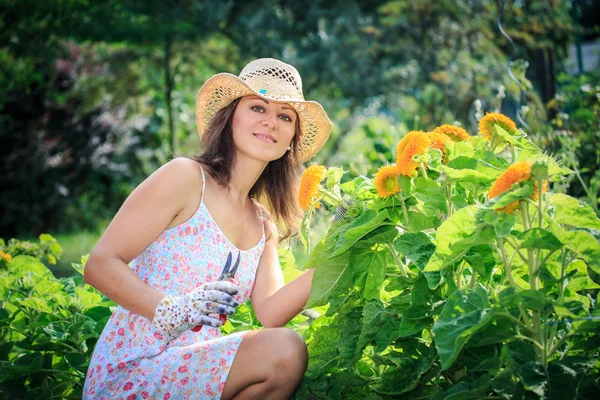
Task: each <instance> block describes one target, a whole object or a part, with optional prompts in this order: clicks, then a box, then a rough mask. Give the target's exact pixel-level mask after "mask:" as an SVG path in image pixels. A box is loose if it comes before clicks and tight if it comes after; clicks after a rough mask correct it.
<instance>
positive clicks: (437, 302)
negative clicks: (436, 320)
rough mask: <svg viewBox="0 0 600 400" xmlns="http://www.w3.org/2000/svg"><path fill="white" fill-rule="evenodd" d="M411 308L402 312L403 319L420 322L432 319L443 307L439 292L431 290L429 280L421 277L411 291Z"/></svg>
mask: <svg viewBox="0 0 600 400" xmlns="http://www.w3.org/2000/svg"><path fill="white" fill-rule="evenodd" d="M410 296H411V301H410V307H408V309H406V310H404V311H401V315H402V319H410V320H419V319H423V318H431V317H433V316H434V315H436V314H437V311H438V310H439V309H440V307H441V306H442V305H443V301H442V300H441V298H440V296H439V294H438V292H437V291H434V290H431V289H430V288H429V286H428V282H427V278H426V277H425V276H423V275H420V276H419V278H418V279H417V281H416V282H415V285H414V287H413V290H412V291H411V294H410Z"/></svg>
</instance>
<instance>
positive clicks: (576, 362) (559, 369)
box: [548, 356, 596, 400]
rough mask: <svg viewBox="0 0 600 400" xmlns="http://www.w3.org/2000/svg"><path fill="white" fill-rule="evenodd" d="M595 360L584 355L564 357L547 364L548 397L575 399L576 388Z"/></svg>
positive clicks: (563, 399) (561, 399) (565, 399)
mask: <svg viewBox="0 0 600 400" xmlns="http://www.w3.org/2000/svg"><path fill="white" fill-rule="evenodd" d="M595 363H596V360H595V359H593V358H584V357H573V356H571V357H565V358H562V359H561V360H560V361H553V362H551V363H550V365H548V380H549V382H550V396H549V397H550V398H551V399H560V400H575V399H577V398H578V396H577V389H578V388H579V385H580V384H581V381H582V380H583V378H584V376H585V374H586V372H587V371H588V370H589V369H590V368H592V367H593V366H594V364H595Z"/></svg>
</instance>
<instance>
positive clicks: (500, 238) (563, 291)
mask: <svg viewBox="0 0 600 400" xmlns="http://www.w3.org/2000/svg"><path fill="white" fill-rule="evenodd" d="M317 168H320V169H319V171H321V172H320V173H319V174H315V175H311V176H313V179H312V181H311V182H312V186H310V187H311V193H313V195H312V196H311V197H310V199H311V201H310V203H309V204H310V205H311V207H307V209H306V215H307V217H305V219H304V222H303V228H304V229H305V230H307V229H308V226H309V222H310V215H312V214H313V213H314V212H324V211H325V210H324V209H325V208H326V207H322V208H321V209H320V210H318V211H315V207H316V203H317V202H318V201H320V200H324V199H326V198H327V199H329V201H328V203H329V204H331V205H332V206H336V207H338V211H339V206H340V205H342V206H343V207H344V209H347V210H345V212H344V213H343V218H342V219H341V220H339V221H336V222H334V223H333V224H332V225H331V227H330V228H329V230H328V231H327V233H326V234H325V235H324V236H323V238H322V239H321V241H320V242H319V243H318V244H316V245H315V246H314V247H312V246H310V243H308V242H307V241H303V243H304V244H305V246H306V247H307V252H308V254H309V257H308V259H307V262H306V265H305V268H311V267H313V268H315V274H314V278H313V286H312V292H311V295H310V298H309V301H308V304H307V307H309V308H311V307H312V308H314V307H321V308H320V310H322V311H323V315H322V316H320V317H319V318H317V319H315V320H314V321H313V322H312V323H311V324H310V326H309V327H308V328H307V329H305V330H304V336H305V339H306V342H307V345H308V349H309V356H310V363H309V366H308V371H307V374H306V377H305V380H304V382H303V384H302V386H301V387H300V389H299V390H298V392H297V394H296V397H295V398H296V399H308V398H310V399H326V398H327V399H359V398H360V399H365V398H366V399H387V398H436V399H480V398H497V399H500V398H502V399H525V398H528V399H529V398H556V399H558V398H560V399H576V398H587V396H591V395H592V394H593V393H594V391H595V390H596V389H595V388H597V387H599V386H600V378H599V377H600V362H599V361H598V355H599V354H598V353H599V349H600V335H599V332H600V308H599V307H598V302H597V294H598V289H600V285H599V283H600V279H599V276H600V275H599V274H600V244H599V242H598V240H597V237H599V236H600V220H599V219H598V218H597V217H596V214H595V213H594V211H593V210H592V209H591V208H590V207H589V206H588V205H585V204H583V203H581V202H579V201H578V200H576V199H574V198H572V197H569V196H567V195H565V194H561V193H554V192H553V191H552V190H551V188H552V186H553V183H554V182H559V181H561V180H562V179H564V176H565V175H568V174H570V173H571V171H570V170H568V169H567V168H564V167H562V166H560V165H559V164H558V163H557V162H556V161H555V160H554V159H553V158H552V157H550V156H548V155H545V154H543V153H542V152H541V151H540V150H539V149H538V148H537V147H536V146H534V145H533V144H532V143H531V142H530V141H529V140H528V139H527V138H526V136H525V135H524V134H523V133H522V132H521V131H519V130H518V129H517V127H516V125H515V124H514V122H513V121H511V120H510V119H509V118H508V117H506V116H504V115H501V114H488V115H486V116H485V117H484V118H483V119H482V121H481V123H480V132H479V133H478V134H477V135H474V136H471V135H469V134H468V133H467V132H466V131H464V130H463V129H462V128H459V127H454V126H451V125H444V126H441V127H439V128H436V129H435V130H434V131H433V132H420V131H413V132H409V133H408V134H406V135H405V136H404V137H403V138H402V140H401V141H400V142H399V143H398V145H397V148H396V163H395V164H392V165H388V166H384V167H382V168H381V169H379V171H378V172H377V173H376V174H375V175H374V176H359V177H358V178H355V179H352V180H350V181H346V182H344V180H343V179H342V178H343V171H342V170H340V169H335V171H336V172H335V174H334V173H331V175H329V176H327V172H326V171H327V169H326V168H324V167H315V168H314V170H317ZM333 175H335V176H334V177H332V176H333ZM341 182H343V183H341ZM326 193H327V194H326ZM342 199H344V200H345V201H342ZM331 209H333V207H332V208H331Z"/></svg>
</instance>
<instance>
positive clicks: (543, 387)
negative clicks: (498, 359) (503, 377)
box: [506, 341, 548, 398]
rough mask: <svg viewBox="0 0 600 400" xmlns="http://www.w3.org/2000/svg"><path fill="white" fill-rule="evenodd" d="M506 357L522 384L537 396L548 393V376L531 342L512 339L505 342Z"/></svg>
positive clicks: (544, 396) (543, 395)
mask: <svg viewBox="0 0 600 400" xmlns="http://www.w3.org/2000/svg"><path fill="white" fill-rule="evenodd" d="M506 347H507V350H508V357H509V359H510V361H511V364H512V367H513V369H514V370H515V372H516V374H517V376H518V377H519V378H520V379H521V383H522V384H523V386H524V387H525V388H526V389H527V390H530V391H532V392H534V393H535V394H537V395H538V396H540V397H542V398H546V397H547V395H548V377H547V376H546V370H545V368H544V366H543V365H542V364H541V363H540V362H539V361H537V357H536V354H535V350H534V349H533V345H532V344H531V343H526V342H522V341H513V342H510V343H508V344H507V346H506Z"/></svg>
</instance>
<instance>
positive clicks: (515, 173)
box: [489, 161, 547, 214]
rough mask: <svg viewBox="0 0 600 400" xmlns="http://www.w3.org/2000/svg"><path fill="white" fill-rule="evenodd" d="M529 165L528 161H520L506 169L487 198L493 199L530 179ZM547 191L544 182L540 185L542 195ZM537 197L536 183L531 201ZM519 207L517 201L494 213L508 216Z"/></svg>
mask: <svg viewBox="0 0 600 400" xmlns="http://www.w3.org/2000/svg"><path fill="white" fill-rule="evenodd" d="M531 165H532V163H530V162H529V161H520V162H517V163H514V164H513V165H511V166H510V167H508V168H507V169H506V171H504V172H503V173H502V174H501V175H500V176H499V177H498V178H497V179H496V181H495V182H494V184H493V185H492V188H491V189H490V192H489V198H490V199H493V198H494V197H496V196H498V195H500V194H502V193H505V192H507V191H508V190H509V189H510V188H511V187H512V185H514V184H515V183H518V182H525V181H528V180H529V179H530V178H531ZM546 189H547V183H546V181H544V182H543V184H542V193H543V192H545V191H546ZM538 196H539V190H538V184H537V182H536V183H535V184H534V188H533V193H532V195H531V198H532V199H533V200H537V199H538ZM518 207H519V202H518V201H513V202H512V203H510V204H509V205H507V206H506V207H503V208H500V209H498V210H496V212H500V211H504V212H506V213H508V214H512V213H514V212H515V211H516V209H517V208H518Z"/></svg>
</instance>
